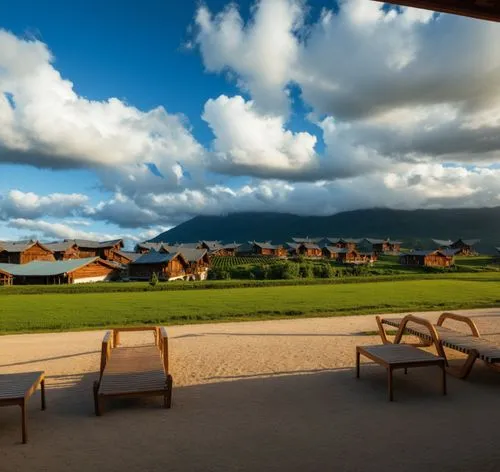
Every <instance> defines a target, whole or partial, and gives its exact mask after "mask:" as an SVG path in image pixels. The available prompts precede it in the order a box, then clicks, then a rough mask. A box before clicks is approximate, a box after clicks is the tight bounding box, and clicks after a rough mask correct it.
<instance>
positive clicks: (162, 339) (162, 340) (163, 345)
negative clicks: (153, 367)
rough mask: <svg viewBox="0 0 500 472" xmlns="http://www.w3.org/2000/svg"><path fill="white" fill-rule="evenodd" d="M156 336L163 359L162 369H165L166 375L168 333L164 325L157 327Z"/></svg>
mask: <svg viewBox="0 0 500 472" xmlns="http://www.w3.org/2000/svg"><path fill="white" fill-rule="evenodd" d="M158 338H159V339H158V347H159V349H160V354H161V357H162V360H163V369H164V370H165V374H167V375H168V334H167V330H166V328H165V327H164V326H161V327H160V328H159V330H158Z"/></svg>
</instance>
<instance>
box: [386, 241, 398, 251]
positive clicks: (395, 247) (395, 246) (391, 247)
mask: <svg viewBox="0 0 500 472" xmlns="http://www.w3.org/2000/svg"><path fill="white" fill-rule="evenodd" d="M388 251H389V252H400V251H401V244H394V243H389V244H388Z"/></svg>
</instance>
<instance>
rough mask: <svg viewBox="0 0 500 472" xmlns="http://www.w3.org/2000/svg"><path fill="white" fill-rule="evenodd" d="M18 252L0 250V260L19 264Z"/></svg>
mask: <svg viewBox="0 0 500 472" xmlns="http://www.w3.org/2000/svg"><path fill="white" fill-rule="evenodd" d="M19 256H20V254H19V253H18V252H7V251H0V262H2V263H5V264H19Z"/></svg>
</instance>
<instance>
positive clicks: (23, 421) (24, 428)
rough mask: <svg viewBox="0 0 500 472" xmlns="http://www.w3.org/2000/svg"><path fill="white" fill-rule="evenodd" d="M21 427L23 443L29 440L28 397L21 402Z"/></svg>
mask: <svg viewBox="0 0 500 472" xmlns="http://www.w3.org/2000/svg"><path fill="white" fill-rule="evenodd" d="M20 406H21V427H22V439H23V444H26V443H27V442H28V425H27V420H28V419H27V414H26V399H24V400H23V402H22V403H21V405H20Z"/></svg>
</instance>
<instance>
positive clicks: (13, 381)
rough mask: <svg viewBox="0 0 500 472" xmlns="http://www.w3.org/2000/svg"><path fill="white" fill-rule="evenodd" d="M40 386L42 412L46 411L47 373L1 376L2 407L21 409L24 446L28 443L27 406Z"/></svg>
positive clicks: (0, 401)
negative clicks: (12, 406) (17, 407)
mask: <svg viewBox="0 0 500 472" xmlns="http://www.w3.org/2000/svg"><path fill="white" fill-rule="evenodd" d="M38 385H40V390H41V396H42V410H45V372H25V373H19V374H1V375H0V406H11V405H18V406H20V407H21V415H22V418H21V420H22V440H23V444H26V443H27V442H28V427H27V414H26V404H27V402H28V400H29V398H30V397H31V395H33V394H34V393H35V391H36V389H37V387H38Z"/></svg>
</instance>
